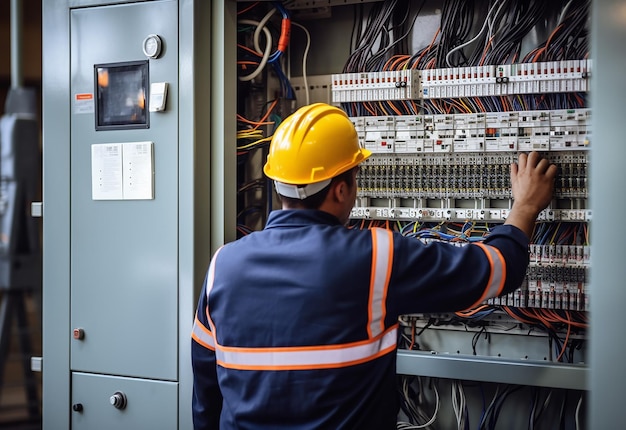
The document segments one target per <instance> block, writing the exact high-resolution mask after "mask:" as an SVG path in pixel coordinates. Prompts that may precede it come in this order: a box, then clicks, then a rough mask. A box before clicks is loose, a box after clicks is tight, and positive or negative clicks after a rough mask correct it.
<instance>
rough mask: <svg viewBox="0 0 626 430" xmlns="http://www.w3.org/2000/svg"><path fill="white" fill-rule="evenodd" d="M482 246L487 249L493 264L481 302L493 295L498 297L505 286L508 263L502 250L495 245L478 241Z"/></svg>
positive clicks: (484, 249) (490, 262)
mask: <svg viewBox="0 0 626 430" xmlns="http://www.w3.org/2000/svg"><path fill="white" fill-rule="evenodd" d="M477 245H478V246H480V248H481V249H482V250H483V251H485V254H487V258H488V259H489V264H490V266H491V275H490V276H489V284H488V285H487V287H486V288H485V292H484V293H483V295H482V297H481V302H482V301H484V300H487V299H490V298H492V297H497V296H498V295H499V294H500V293H501V292H502V289H503V288H504V281H505V279H506V263H505V262H504V258H503V257H502V254H501V253H500V250H499V249H497V248H494V247H493V246H489V245H485V244H484V243H477Z"/></svg>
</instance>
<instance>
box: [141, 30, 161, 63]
mask: <svg viewBox="0 0 626 430" xmlns="http://www.w3.org/2000/svg"><path fill="white" fill-rule="evenodd" d="M143 53H144V54H145V55H146V57H150V58H158V56H159V55H160V54H161V38H160V37H159V36H157V35H156V34H150V35H148V36H147V37H146V38H145V39H144V40H143Z"/></svg>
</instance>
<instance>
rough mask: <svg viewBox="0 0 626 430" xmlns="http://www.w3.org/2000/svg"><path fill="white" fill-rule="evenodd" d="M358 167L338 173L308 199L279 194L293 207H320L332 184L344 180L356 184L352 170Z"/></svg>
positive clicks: (286, 203) (285, 202)
mask: <svg viewBox="0 0 626 430" xmlns="http://www.w3.org/2000/svg"><path fill="white" fill-rule="evenodd" d="M354 169H356V167H353V168H352V169H349V170H346V171H345V172H343V173H340V174H338V175H337V176H335V177H333V178H332V179H331V181H330V184H328V185H327V186H326V187H324V188H323V189H322V190H321V191H318V192H317V193H315V194H313V195H312V196H309V197H307V198H306V199H302V200H300V199H295V198H293V197H285V196H283V195H280V194H279V195H278V196H279V197H280V200H281V202H283V204H285V206H288V207H293V208H302V209H319V208H320V206H322V203H324V200H325V199H326V196H327V195H328V190H330V186H331V185H332V184H335V183H337V182H341V181H344V182H345V183H346V184H348V186H349V187H352V186H353V185H354V179H353V175H352V171H353V170H354Z"/></svg>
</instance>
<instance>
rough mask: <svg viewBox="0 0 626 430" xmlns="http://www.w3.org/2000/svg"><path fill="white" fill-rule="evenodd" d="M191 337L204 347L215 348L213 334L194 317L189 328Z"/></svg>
mask: <svg viewBox="0 0 626 430" xmlns="http://www.w3.org/2000/svg"><path fill="white" fill-rule="evenodd" d="M191 337H192V338H193V339H194V340H195V341H196V342H198V343H199V344H200V345H202V346H204V347H205V348H210V349H215V339H214V338H213V334H212V333H211V332H210V331H209V330H208V329H207V328H206V327H204V325H202V323H201V322H200V321H199V320H198V318H197V317H196V320H195V321H194V323H193V329H192V330H191Z"/></svg>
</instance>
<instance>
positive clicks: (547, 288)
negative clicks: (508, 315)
mask: <svg viewBox="0 0 626 430" xmlns="http://www.w3.org/2000/svg"><path fill="white" fill-rule="evenodd" d="M419 240H421V241H422V242H423V243H429V242H441V241H442V240H441V239H432V238H425V239H419ZM447 243H449V244H450V245H451V246H466V245H467V244H468V242H461V241H459V242H447ZM589 252H590V247H589V246H583V245H538V244H531V245H530V256H531V260H530V263H529V265H528V269H527V271H526V278H525V279H524V282H523V285H522V286H521V287H520V288H519V289H517V290H515V291H513V292H511V293H509V294H506V295H503V296H501V297H495V298H492V299H488V300H486V301H485V303H486V304H489V305H494V306H511V307H522V308H526V307H528V308H544V309H557V310H559V309H560V310H572V311H587V310H589V284H588V282H589V267H590V265H591V260H590V255H589Z"/></svg>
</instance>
